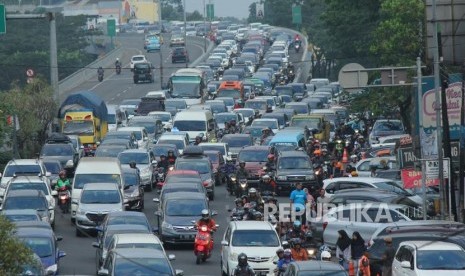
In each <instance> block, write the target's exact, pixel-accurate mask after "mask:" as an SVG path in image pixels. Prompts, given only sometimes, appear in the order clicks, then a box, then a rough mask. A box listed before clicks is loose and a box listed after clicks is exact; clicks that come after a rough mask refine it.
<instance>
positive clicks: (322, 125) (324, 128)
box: [291, 114, 331, 142]
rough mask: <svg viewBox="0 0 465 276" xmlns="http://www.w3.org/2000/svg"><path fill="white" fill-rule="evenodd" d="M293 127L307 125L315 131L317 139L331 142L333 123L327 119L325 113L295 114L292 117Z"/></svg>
mask: <svg viewBox="0 0 465 276" xmlns="http://www.w3.org/2000/svg"><path fill="white" fill-rule="evenodd" d="M291 126H293V127H302V128H305V127H307V128H308V129H309V130H311V131H312V132H313V136H314V137H315V139H318V140H320V141H321V142H329V138H330V132H331V125H330V123H329V122H327V121H326V120H325V117H324V116H323V115H318V114H313V115H295V116H293V117H292V119H291Z"/></svg>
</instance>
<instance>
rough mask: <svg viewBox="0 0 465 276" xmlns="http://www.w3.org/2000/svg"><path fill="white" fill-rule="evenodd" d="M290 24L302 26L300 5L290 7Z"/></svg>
mask: <svg viewBox="0 0 465 276" xmlns="http://www.w3.org/2000/svg"><path fill="white" fill-rule="evenodd" d="M292 24H297V25H301V24H302V7H301V6H300V5H294V6H293V7H292Z"/></svg>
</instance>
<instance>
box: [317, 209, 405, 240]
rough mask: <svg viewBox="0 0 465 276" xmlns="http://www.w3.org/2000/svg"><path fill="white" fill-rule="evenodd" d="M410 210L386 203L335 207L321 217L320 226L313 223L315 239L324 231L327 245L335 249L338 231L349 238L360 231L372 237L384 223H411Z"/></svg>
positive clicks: (364, 235)
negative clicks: (342, 230)
mask: <svg viewBox="0 0 465 276" xmlns="http://www.w3.org/2000/svg"><path fill="white" fill-rule="evenodd" d="M408 209H409V207H408V206H405V205H400V204H386V203H357V204H348V205H340V206H337V207H333V208H331V209H330V210H329V211H328V212H327V213H326V214H325V215H323V216H322V217H320V219H319V220H318V224H317V223H313V222H312V224H314V227H315V228H316V229H315V231H314V237H315V238H318V236H320V235H321V230H323V240H324V242H325V244H326V245H327V246H329V247H330V248H335V247H336V241H337V239H338V232H337V231H339V230H341V229H344V230H345V231H346V232H347V234H349V236H351V235H352V234H353V232H355V231H358V232H359V233H360V235H361V236H362V237H371V236H372V235H373V233H374V232H375V231H376V230H377V229H378V227H380V226H381V225H382V224H384V223H391V222H397V221H402V220H404V221H410V220H411V219H410V218H409V217H408V216H407V215H406V214H407V213H408V212H409V211H408ZM319 225H322V228H320V227H319Z"/></svg>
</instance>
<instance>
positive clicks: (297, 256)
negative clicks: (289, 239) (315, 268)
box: [291, 241, 309, 261]
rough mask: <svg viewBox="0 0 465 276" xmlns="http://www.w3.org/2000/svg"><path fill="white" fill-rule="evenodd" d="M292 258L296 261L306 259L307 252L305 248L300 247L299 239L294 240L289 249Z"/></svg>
mask: <svg viewBox="0 0 465 276" xmlns="http://www.w3.org/2000/svg"><path fill="white" fill-rule="evenodd" d="M291 252H292V258H293V259H294V260H296V261H308V259H309V258H308V252H307V250H306V249H305V248H302V244H301V242H300V241H295V242H294V244H293V247H292V249H291Z"/></svg>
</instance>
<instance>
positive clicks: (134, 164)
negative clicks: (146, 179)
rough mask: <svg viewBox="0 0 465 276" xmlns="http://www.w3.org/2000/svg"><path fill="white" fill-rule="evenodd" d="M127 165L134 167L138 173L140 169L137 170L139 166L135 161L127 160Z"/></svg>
mask: <svg viewBox="0 0 465 276" xmlns="http://www.w3.org/2000/svg"><path fill="white" fill-rule="evenodd" d="M129 167H130V168H131V169H135V170H136V171H137V173H138V174H140V170H139V168H138V167H137V163H136V161H131V162H129Z"/></svg>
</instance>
